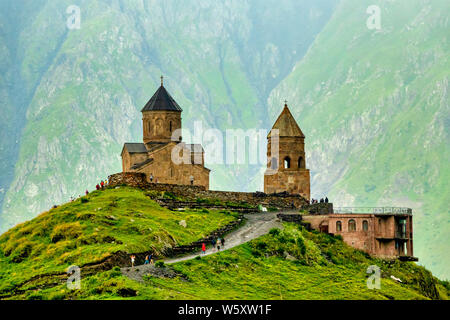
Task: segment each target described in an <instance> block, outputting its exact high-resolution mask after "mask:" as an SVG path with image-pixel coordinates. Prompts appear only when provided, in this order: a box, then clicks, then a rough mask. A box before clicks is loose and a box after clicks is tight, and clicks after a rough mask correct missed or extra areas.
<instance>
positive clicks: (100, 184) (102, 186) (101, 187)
mask: <svg viewBox="0 0 450 320" xmlns="http://www.w3.org/2000/svg"><path fill="white" fill-rule="evenodd" d="M107 184H108V183H107V181H103V180H102V181H101V182H100V183H97V185H96V186H95V189H97V190H100V189H105V187H106V186H107ZM86 192H87V190H86Z"/></svg>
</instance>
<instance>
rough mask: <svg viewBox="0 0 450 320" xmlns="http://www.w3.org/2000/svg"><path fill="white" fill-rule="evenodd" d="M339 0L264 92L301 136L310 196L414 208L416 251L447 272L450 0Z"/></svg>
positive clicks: (343, 202) (439, 272) (343, 203)
mask: <svg viewBox="0 0 450 320" xmlns="http://www.w3.org/2000/svg"><path fill="white" fill-rule="evenodd" d="M372 2H373V1H359V0H358V1H356V0H345V1H342V2H341V3H340V4H339V6H338V7H337V9H336V12H335V13H334V15H333V17H332V19H331V20H330V22H329V23H328V24H327V26H326V27H325V28H324V30H323V31H322V32H321V34H320V35H319V36H318V37H317V39H316V41H315V42H314V44H313V46H312V47H311V48H310V49H309V51H308V53H307V54H306V56H305V58H304V59H303V60H302V61H301V62H299V63H298V64H297V65H296V66H295V68H294V70H293V72H292V73H291V74H290V75H289V76H288V77H286V79H285V80H284V81H283V82H282V83H281V84H280V85H279V86H278V87H277V88H276V89H275V90H274V91H273V92H272V94H271V97H270V103H269V104H270V105H272V106H274V107H273V108H272V110H271V111H272V112H271V114H272V118H274V117H275V116H276V112H277V111H278V110H277V108H276V107H275V106H277V101H279V100H280V99H281V98H282V97H287V98H288V100H289V101H290V105H291V110H292V112H293V114H294V115H295V116H296V117H297V119H298V120H299V123H300V126H301V127H302V129H303V130H304V132H305V134H306V136H307V142H306V144H307V155H308V157H309V158H308V166H309V167H310V168H311V169H312V180H313V186H312V189H313V190H315V195H313V196H316V197H321V196H322V195H328V197H329V198H331V199H332V201H333V202H334V203H335V205H337V206H408V207H412V208H413V209H414V224H415V226H414V227H415V243H414V246H415V253H414V254H415V255H416V256H418V257H419V258H420V263H421V264H424V265H426V266H427V267H428V268H430V269H431V270H432V271H433V272H435V273H436V274H437V275H438V276H440V277H442V278H450V273H449V272H450V269H449V268H448V264H449V263H450V260H449V256H448V254H447V252H448V250H449V247H448V244H449V243H450V241H449V240H450V238H449V233H448V230H449V228H450V222H449V220H448V217H449V213H450V211H449V209H448V202H449V201H450V197H449V195H450V194H449V192H448V190H449V185H448V181H449V179H450V170H449V166H448V163H450V151H449V147H448V146H449V145H450V133H449V127H450V125H449V124H450V118H449V117H450V107H449V96H448V91H449V73H450V61H449V56H450V55H449V53H450V50H449V33H448V27H449V26H448V13H449V12H450V4H449V2H448V1H439V0H438V1H422V0H415V1H408V2H406V1H397V2H392V1H377V3H378V5H379V6H380V8H381V19H382V28H381V30H379V31H378V30H369V29H368V28H367V27H366V19H367V18H368V15H367V14H365V12H366V8H367V7H368V6H369V5H371V4H373V3H372Z"/></svg>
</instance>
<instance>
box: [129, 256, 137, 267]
mask: <svg viewBox="0 0 450 320" xmlns="http://www.w3.org/2000/svg"><path fill="white" fill-rule="evenodd" d="M130 258H131V267H132V268H134V261H135V260H136V256H135V255H134V254H133V255H131V257H130Z"/></svg>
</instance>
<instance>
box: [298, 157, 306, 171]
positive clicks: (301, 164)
mask: <svg viewBox="0 0 450 320" xmlns="http://www.w3.org/2000/svg"><path fill="white" fill-rule="evenodd" d="M304 167H305V165H304V162H303V157H300V158H298V168H299V169H303V168H304Z"/></svg>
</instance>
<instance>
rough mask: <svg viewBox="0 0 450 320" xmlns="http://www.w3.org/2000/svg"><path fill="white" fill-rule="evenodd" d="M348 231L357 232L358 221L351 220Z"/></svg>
mask: <svg viewBox="0 0 450 320" xmlns="http://www.w3.org/2000/svg"><path fill="white" fill-rule="evenodd" d="M348 231H356V221H355V220H353V219H350V220H349V221H348Z"/></svg>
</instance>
